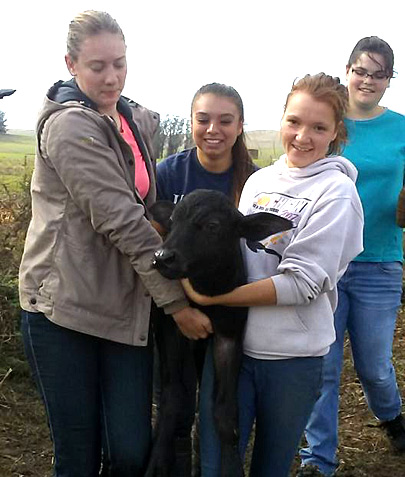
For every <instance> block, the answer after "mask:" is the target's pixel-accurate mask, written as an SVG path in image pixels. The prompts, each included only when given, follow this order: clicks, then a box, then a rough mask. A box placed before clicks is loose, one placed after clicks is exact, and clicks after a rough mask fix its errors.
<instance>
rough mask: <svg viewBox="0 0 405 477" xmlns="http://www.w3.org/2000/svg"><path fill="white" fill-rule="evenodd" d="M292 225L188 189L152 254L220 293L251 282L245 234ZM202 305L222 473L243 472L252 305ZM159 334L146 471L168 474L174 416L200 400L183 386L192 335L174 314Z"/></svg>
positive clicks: (164, 270) (158, 262)
mask: <svg viewBox="0 0 405 477" xmlns="http://www.w3.org/2000/svg"><path fill="white" fill-rule="evenodd" d="M166 205H167V203H166ZM159 207H160V206H159V202H158V203H157V204H155V206H154V209H155V210H153V209H152V214H154V216H155V217H156V216H157V215H158V214H159V212H161V208H160V209H159ZM173 207H174V206H173ZM160 221H162V217H161V218H160ZM290 228H291V222H290V221H288V220H286V219H283V218H281V217H278V216H275V215H272V214H268V213H257V214H253V215H250V216H246V217H245V216H243V215H242V214H241V213H240V212H239V211H238V210H237V209H236V208H235V207H234V206H233V204H232V203H231V202H230V200H229V199H228V198H227V197H226V196H225V195H224V194H221V193H220V192H215V191H207V190H197V191H194V192H192V193H191V194H188V195H187V196H186V197H185V198H184V199H183V200H182V201H181V202H180V203H179V204H178V205H177V206H176V207H175V209H174V211H173V213H172V214H171V217H170V231H169V233H168V235H167V237H166V239H165V241H164V244H163V247H162V249H161V250H158V251H157V252H156V253H155V266H156V268H157V269H158V270H159V271H160V273H161V274H162V275H164V276H165V277H167V278H170V279H175V278H176V279H178V278H185V277H187V278H189V280H190V282H191V284H192V286H193V287H194V289H195V290H196V291H198V292H200V293H202V294H204V295H210V296H214V295H219V294H223V293H226V292H229V291H231V290H233V289H234V288H236V287H237V286H240V285H243V284H245V283H246V277H245V272H244V267H243V260H242V254H241V249H240V243H239V242H240V238H241V237H244V238H246V239H247V240H250V241H257V240H262V239H264V238H265V237H268V236H269V235H272V234H275V233H277V232H280V231H283V230H288V229H290ZM203 311H204V313H206V314H207V316H209V318H210V319H211V321H212V326H213V329H214V334H213V359H214V368H215V384H216V385H215V390H216V392H215V396H214V411H213V412H214V420H215V425H216V428H217V432H218V436H219V439H220V442H221V476H222V477H225V476H226V477H240V476H243V465H242V462H241V459H240V457H239V453H238V442H239V430H238V407H237V399H236V393H237V383H238V375H239V370H240V365H241V359H242V337H243V330H244V326H245V322H246V318H247V308H244V307H243V308H242V307H224V306H210V307H204V308H203ZM155 333H156V341H157V346H158V349H159V355H160V363H161V385H162V394H161V405H160V416H159V418H158V423H157V428H156V430H155V441H154V446H153V450H152V455H151V459H150V462H149V466H148V470H147V473H146V477H166V476H169V475H170V469H171V466H172V464H173V462H174V431H175V428H176V422H177V420H178V419H181V414H182V411H183V410H184V409H187V407H188V405H187V403H190V402H194V399H195V396H193V393H195V389H186V388H185V387H184V380H183V376H184V373H186V372H192V371H191V370H188V368H189V367H190V366H192V365H193V364H192V359H193V358H192V353H191V350H190V346H189V341H188V340H187V339H186V338H185V337H183V335H181V333H180V332H179V331H178V329H177V327H176V326H175V324H174V322H173V320H171V319H169V317H163V318H162V317H161V318H160V319H158V320H157V322H156V323H155ZM190 399H191V401H190Z"/></svg>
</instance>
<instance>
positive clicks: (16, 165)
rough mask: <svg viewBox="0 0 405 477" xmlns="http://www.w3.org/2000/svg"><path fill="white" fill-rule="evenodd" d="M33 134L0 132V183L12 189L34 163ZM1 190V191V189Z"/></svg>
mask: <svg viewBox="0 0 405 477" xmlns="http://www.w3.org/2000/svg"><path fill="white" fill-rule="evenodd" d="M34 154H35V137H34V136H33V135H15V134H0V184H2V186H3V187H2V188H4V186H6V187H7V188H8V189H9V190H11V191H13V190H16V189H18V188H19V184H20V182H21V180H23V177H24V174H30V173H31V171H32V167H33V164H34ZM2 192H3V191H2Z"/></svg>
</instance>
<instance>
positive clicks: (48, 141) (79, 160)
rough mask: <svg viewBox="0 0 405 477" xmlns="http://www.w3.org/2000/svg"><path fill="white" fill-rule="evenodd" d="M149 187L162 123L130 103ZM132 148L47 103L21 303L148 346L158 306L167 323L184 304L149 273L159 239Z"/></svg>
mask: <svg viewBox="0 0 405 477" xmlns="http://www.w3.org/2000/svg"><path fill="white" fill-rule="evenodd" d="M122 102H124V106H125V104H126V109H127V110H128V104H129V105H130V107H131V110H132V114H133V119H134V121H135V123H136V124H137V126H138V130H137V131H136V136H138V137H137V139H138V143H139V145H140V148H141V151H142V153H143V156H144V159H145V161H146V165H147V168H148V171H149V176H150V178H151V187H150V191H149V193H148V196H147V197H146V199H145V203H146V205H148V206H149V205H150V204H152V203H153V202H154V201H155V197H156V188H155V180H154V172H153V167H152V162H151V159H150V151H151V139H152V135H153V132H154V131H155V130H156V127H157V125H158V115H157V114H156V113H155V114H154V113H152V112H150V111H148V110H147V109H145V108H143V107H142V106H140V105H137V104H136V103H132V104H131V103H128V102H126V101H125V100H124V99H121V100H120V103H122ZM134 162H135V161H134V158H133V154H132V151H131V149H130V147H129V146H128V145H127V143H126V142H125V141H124V140H123V139H122V138H121V135H120V133H119V131H118V130H117V128H116V127H115V124H114V123H113V121H112V120H111V119H110V118H109V117H107V116H103V115H100V114H99V113H98V112H97V111H95V110H93V109H91V108H90V107H87V106H86V105H83V104H80V103H79V102H78V101H68V102H66V103H63V104H59V103H58V102H56V101H53V100H52V99H50V98H49V97H47V98H46V99H45V103H44V107H43V110H42V112H41V114H40V118H39V122H38V126H37V151H36V160H35V169H34V174H33V177H32V185H31V192H32V220H31V223H30V226H29V229H28V234H27V238H26V243H25V250H24V254H23V258H22V263H21V267H20V283H19V285H20V303H21V307H22V308H23V309H25V310H27V311H32V312H43V313H44V314H45V315H46V316H47V317H48V318H49V319H50V320H51V321H53V322H54V323H57V324H59V325H61V326H63V327H66V328H70V329H73V330H77V331H80V332H83V333H86V334H90V335H93V336H98V337H102V338H106V339H110V340H112V341H117V342H120V343H126V344H132V345H146V343H147V337H148V329H149V311H150V304H151V298H150V295H152V296H153V298H154V300H155V301H156V303H157V305H158V306H163V307H164V309H165V312H166V313H173V312H175V311H178V310H180V309H182V308H184V307H185V306H186V305H187V301H186V299H185V297H184V294H183V291H182V288H181V286H180V284H179V283H178V282H177V281H169V280H166V279H164V278H163V277H162V276H161V275H160V274H159V273H158V272H157V271H156V270H154V269H153V268H152V267H151V260H152V256H153V252H154V251H155V250H156V249H157V248H158V247H159V246H160V243H161V239H160V237H159V236H158V234H157V233H156V232H155V230H154V229H153V228H152V226H151V225H150V222H149V221H148V220H147V218H146V217H145V208H144V205H143V201H142V199H141V198H140V197H139V195H138V193H137V191H136V190H135V185H134V176H135V169H134V168H135V166H134Z"/></svg>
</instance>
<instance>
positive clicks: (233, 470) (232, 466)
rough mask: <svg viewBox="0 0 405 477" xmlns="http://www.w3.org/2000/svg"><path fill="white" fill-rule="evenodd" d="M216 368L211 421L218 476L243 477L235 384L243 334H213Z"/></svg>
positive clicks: (238, 369)
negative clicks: (218, 447)
mask: <svg viewBox="0 0 405 477" xmlns="http://www.w3.org/2000/svg"><path fill="white" fill-rule="evenodd" d="M213 360H214V370H215V388H214V421H215V425H216V428H217V432H218V436H219V440H220V442H221V477H242V476H243V475H244V474H243V464H242V461H241V458H240V455H239V451H238V444H239V426H238V402H237V388H238V378H239V371H240V366H241V361H242V335H241V334H240V335H239V336H238V337H237V338H235V337H224V336H221V335H220V334H219V333H216V334H214V342H213Z"/></svg>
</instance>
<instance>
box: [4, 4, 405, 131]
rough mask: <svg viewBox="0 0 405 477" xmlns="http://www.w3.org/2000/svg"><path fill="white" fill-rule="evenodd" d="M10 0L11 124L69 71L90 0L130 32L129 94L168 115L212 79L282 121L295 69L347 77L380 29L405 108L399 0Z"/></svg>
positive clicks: (259, 116)
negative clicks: (76, 27)
mask: <svg viewBox="0 0 405 477" xmlns="http://www.w3.org/2000/svg"><path fill="white" fill-rule="evenodd" d="M274 3H275V2H273V1H271V0H264V1H261V0H247V1H244V2H239V1H238V0H233V1H228V0H185V1H183V0H142V1H138V2H137V1H130V2H123V1H115V2H113V1H111V0H109V1H105V0H92V1H86V0H80V1H77V0H69V1H67V2H57V1H54V0H53V1H52V2H51V1H43V0H36V1H32V0H30V1H27V2H22V1H19V0H3V1H2V2H1V6H0V39H1V61H0V88H13V89H16V90H17V92H16V93H15V94H14V95H13V96H11V97H7V98H4V99H2V100H0V110H2V111H4V112H5V113H6V119H7V127H8V128H9V129H34V127H35V121H36V117H37V113H38V111H39V109H40V107H41V104H42V100H43V97H44V95H45V93H46V91H47V90H48V88H49V87H50V86H51V85H52V84H53V83H54V82H56V81H57V80H59V79H68V78H69V74H68V72H67V69H66V66H65V62H64V55H65V52H66V35H67V29H68V24H69V22H70V20H71V19H72V18H73V17H74V16H75V15H76V14H77V13H78V12H80V11H83V10H86V9H94V10H105V11H107V12H109V13H110V14H111V15H112V16H113V17H114V18H116V20H117V21H118V23H119V24H120V25H121V28H122V29H123V31H124V34H125V37H126V43H127V46H128V49H127V59H128V76H127V81H126V86H125V90H124V94H125V95H126V96H129V97H130V98H132V99H134V100H135V101H137V102H138V103H141V104H142V105H144V106H147V107H149V108H150V109H153V110H155V111H157V112H159V113H160V114H161V116H163V117H164V116H165V115H166V114H172V115H178V116H182V117H188V115H189V110H190V102H191V99H192V97H193V95H194V93H195V91H196V90H197V89H198V88H199V87H200V86H202V85H203V84H206V83H211V82H213V81H217V82H221V83H226V84H229V85H232V86H233V87H235V88H236V89H237V90H238V91H239V93H240V95H241V96H242V99H243V102H244V105H245V128H246V129H247V130H255V129H278V128H279V122H280V118H281V115H282V110H283V104H284V101H285V97H286V95H287V93H288V92H289V90H290V87H291V84H292V82H293V81H294V79H295V78H296V77H299V76H302V75H304V74H306V73H311V74H315V73H318V72H320V71H324V72H325V73H327V74H331V75H333V76H339V77H340V78H341V80H342V82H345V65H346V62H347V59H348V57H349V55H350V52H351V50H352V49H353V47H354V45H355V43H356V42H357V41H358V40H359V39H360V38H362V37H364V36H370V35H377V36H380V37H381V38H383V39H384V40H386V41H387V42H388V43H389V44H390V45H391V47H392V48H393V50H394V53H395V65H394V68H395V70H396V71H397V72H398V74H397V78H395V79H393V80H392V81H391V87H390V88H389V89H388V90H387V93H386V94H385V97H384V99H383V101H382V104H383V105H384V106H387V107H389V108H391V109H393V110H395V111H398V112H400V113H402V114H405V79H404V78H405V41H404V40H405V36H404V15H403V12H402V10H401V11H400V6H399V5H400V4H401V2H400V1H399V0H385V1H382V0H380V1H379V2H370V1H368V2H364V1H362V2H360V1H357V0H338V1H333V2H332V1H328V0H321V1H311V0H299V1H297V0H279V1H278V2H277V5H275V4H274Z"/></svg>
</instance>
